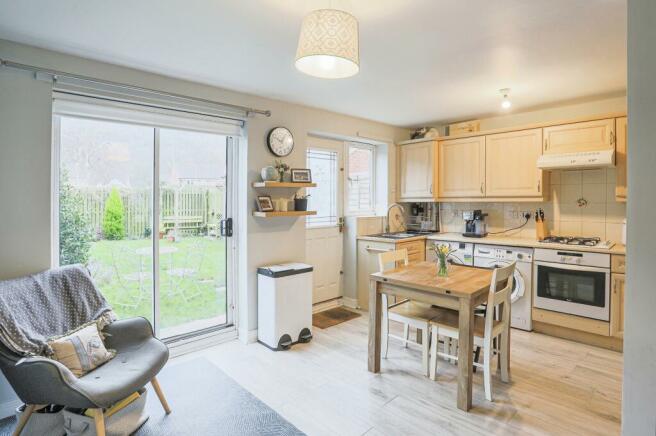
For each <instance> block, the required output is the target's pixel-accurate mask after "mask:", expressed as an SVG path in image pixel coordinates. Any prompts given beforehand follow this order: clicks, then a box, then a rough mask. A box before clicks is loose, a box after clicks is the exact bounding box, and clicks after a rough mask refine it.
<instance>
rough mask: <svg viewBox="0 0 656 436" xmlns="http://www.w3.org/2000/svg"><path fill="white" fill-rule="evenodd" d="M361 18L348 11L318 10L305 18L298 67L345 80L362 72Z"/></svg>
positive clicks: (298, 51) (318, 75) (320, 76)
mask: <svg viewBox="0 0 656 436" xmlns="http://www.w3.org/2000/svg"><path fill="white" fill-rule="evenodd" d="M358 38H359V37H358V20H357V19H356V18H355V17H354V16H353V15H351V14H349V13H348V12H344V11H340V10H337V9H319V10H316V11H312V12H310V13H309V14H308V15H306V17H305V18H304V19H303V24H302V25H301V35H300V37H299V39H298V49H297V50H296V68H297V69H298V70H299V71H301V72H303V73H305V74H308V75H310V76H314V77H319V78H321V79H343V78H345V77H351V76H353V75H355V74H357V73H358V71H360V53H359V42H358Z"/></svg>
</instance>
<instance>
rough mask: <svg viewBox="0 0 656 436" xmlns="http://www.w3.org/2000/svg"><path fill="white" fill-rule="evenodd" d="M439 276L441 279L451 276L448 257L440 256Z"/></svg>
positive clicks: (438, 260)
mask: <svg viewBox="0 0 656 436" xmlns="http://www.w3.org/2000/svg"><path fill="white" fill-rule="evenodd" d="M437 275H438V276H440V277H448V276H449V268H448V264H447V263H446V256H439V257H438V258H437Z"/></svg>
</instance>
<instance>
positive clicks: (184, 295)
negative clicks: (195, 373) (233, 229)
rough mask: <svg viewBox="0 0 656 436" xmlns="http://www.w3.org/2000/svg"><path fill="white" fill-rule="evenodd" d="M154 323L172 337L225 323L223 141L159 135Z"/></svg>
mask: <svg viewBox="0 0 656 436" xmlns="http://www.w3.org/2000/svg"><path fill="white" fill-rule="evenodd" d="M158 142H159V168H160V172H159V196H160V214H159V232H158V237H159V244H158V245H159V271H158V274H159V280H158V282H159V290H158V291H159V300H158V301H159V324H158V331H159V335H160V336H161V337H164V338H166V337H173V336H178V335H183V334H187V333H190V332H193V331H198V330H202V329H206V328H210V327H216V326H220V325H223V324H227V322H228V317H227V275H226V271H227V268H226V265H227V249H226V245H227V244H226V239H225V238H224V237H221V235H220V231H219V226H220V220H222V219H225V218H226V192H227V191H226V188H227V187H226V182H227V178H226V175H227V166H226V157H227V138H226V137H225V136H222V135H217V134H210V133H202V132H194V131H185V130H172V129H160V130H159V141H158Z"/></svg>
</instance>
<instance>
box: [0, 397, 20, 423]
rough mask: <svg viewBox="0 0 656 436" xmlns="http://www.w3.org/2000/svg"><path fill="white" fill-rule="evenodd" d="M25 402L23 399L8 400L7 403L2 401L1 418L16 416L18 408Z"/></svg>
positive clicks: (0, 405) (0, 407)
mask: <svg viewBox="0 0 656 436" xmlns="http://www.w3.org/2000/svg"><path fill="white" fill-rule="evenodd" d="M21 404H23V403H22V402H21V400H13V401H8V402H6V403H0V419H5V418H8V417H10V416H14V412H15V411H16V408H17V407H18V406H20V405H21Z"/></svg>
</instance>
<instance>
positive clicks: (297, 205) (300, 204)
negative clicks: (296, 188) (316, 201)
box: [294, 194, 310, 210]
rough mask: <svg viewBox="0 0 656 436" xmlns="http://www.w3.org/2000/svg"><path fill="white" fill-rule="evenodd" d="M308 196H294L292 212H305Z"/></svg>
mask: <svg viewBox="0 0 656 436" xmlns="http://www.w3.org/2000/svg"><path fill="white" fill-rule="evenodd" d="M309 196H310V195H301V194H296V195H294V210H307V204H308V197H309Z"/></svg>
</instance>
